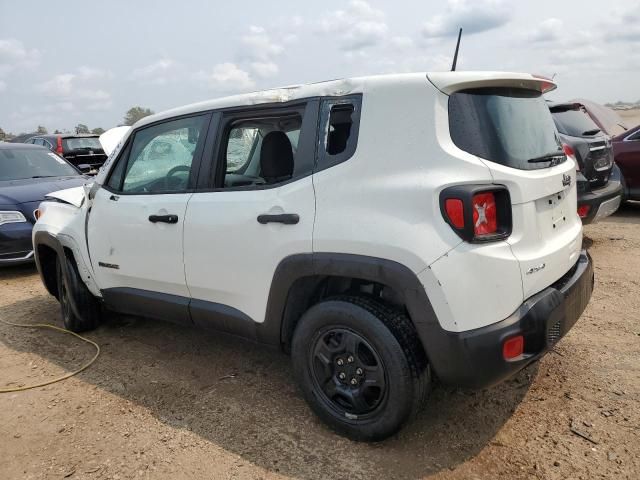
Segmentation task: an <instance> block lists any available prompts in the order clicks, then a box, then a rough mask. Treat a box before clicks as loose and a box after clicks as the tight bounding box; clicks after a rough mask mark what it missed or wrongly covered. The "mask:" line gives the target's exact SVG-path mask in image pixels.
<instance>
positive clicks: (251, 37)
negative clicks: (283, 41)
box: [240, 25, 284, 61]
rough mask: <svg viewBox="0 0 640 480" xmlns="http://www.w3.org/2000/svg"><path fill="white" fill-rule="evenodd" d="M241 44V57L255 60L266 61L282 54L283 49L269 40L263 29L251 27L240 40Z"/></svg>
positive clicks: (269, 36) (269, 37)
mask: <svg viewBox="0 0 640 480" xmlns="http://www.w3.org/2000/svg"><path fill="white" fill-rule="evenodd" d="M240 42H241V44H242V51H241V52H240V53H241V56H244V57H248V58H251V59H256V60H263V61H267V60H270V59H272V58H273V57H275V56H277V55H279V54H280V53H282V51H283V50H284V48H283V47H282V45H280V44H279V43H277V42H276V41H274V40H273V38H271V35H270V34H269V33H268V32H267V30H266V29H265V28H263V27H258V26H255V25H251V26H250V27H249V33H247V34H245V35H243V36H242V37H241V38H240Z"/></svg>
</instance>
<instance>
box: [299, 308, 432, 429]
mask: <svg viewBox="0 0 640 480" xmlns="http://www.w3.org/2000/svg"><path fill="white" fill-rule="evenodd" d="M291 353H292V360H293V366H294V367H293V368H294V374H295V376H296V380H297V381H298V384H299V385H300V388H301V389H302V393H303V395H304V397H305V399H306V400H307V402H308V403H309V405H310V406H311V408H312V410H313V411H314V412H315V413H316V414H317V415H318V416H319V417H320V418H321V419H322V420H323V421H324V422H325V423H326V424H328V425H329V426H330V427H331V428H332V429H334V430H335V431H337V432H338V433H340V434H342V435H345V436H347V437H349V438H351V439H353V440H364V441H379V440H383V439H384V438H387V437H389V436H390V435H393V434H394V433H396V432H397V431H398V430H399V429H400V428H401V427H402V426H403V425H404V424H405V423H406V422H407V421H408V420H409V419H410V418H412V417H413V416H414V415H415V414H416V413H417V412H418V411H419V409H420V407H421V406H422V405H423V403H424V400H425V399H426V396H427V393H428V390H429V386H430V383H431V373H430V369H429V365H428V363H427V359H426V355H425V353H424V350H423V349H422V346H421V344H420V342H419V340H418V338H417V333H416V331H415V328H414V327H413V324H412V323H411V322H410V320H409V319H408V318H407V316H406V315H405V314H404V313H402V312H401V311H399V310H394V309H391V308H389V307H387V306H385V305H383V304H381V303H379V302H377V301H374V300H372V299H369V298H365V297H351V296H345V297H337V298H334V299H329V300H326V301H323V302H321V303H319V304H317V305H315V306H313V307H311V308H310V309H309V310H308V311H307V312H306V313H305V314H304V315H303V316H302V318H301V319H300V322H299V323H298V326H297V327H296V330H295V332H294V335H293V340H292V348H291Z"/></svg>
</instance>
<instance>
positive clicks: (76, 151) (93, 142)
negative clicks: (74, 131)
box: [62, 135, 107, 168]
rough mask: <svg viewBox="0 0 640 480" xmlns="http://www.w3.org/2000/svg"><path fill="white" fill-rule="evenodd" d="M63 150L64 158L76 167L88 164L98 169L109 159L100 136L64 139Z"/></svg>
mask: <svg viewBox="0 0 640 480" xmlns="http://www.w3.org/2000/svg"><path fill="white" fill-rule="evenodd" d="M62 148H63V152H64V154H63V156H64V158H66V159H67V160H69V161H70V162H71V163H73V164H74V165H76V166H77V165H81V164H87V165H91V167H93V168H98V167H100V166H102V164H103V163H104V161H105V160H106V159H107V155H106V154H105V152H104V150H103V149H102V144H101V143H100V139H99V138H98V135H96V136H86V137H67V138H63V139H62Z"/></svg>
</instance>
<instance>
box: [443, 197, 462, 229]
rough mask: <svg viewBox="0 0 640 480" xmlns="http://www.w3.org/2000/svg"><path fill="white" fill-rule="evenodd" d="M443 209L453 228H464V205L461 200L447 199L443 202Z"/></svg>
mask: <svg viewBox="0 0 640 480" xmlns="http://www.w3.org/2000/svg"><path fill="white" fill-rule="evenodd" d="M444 209H445V211H446V212H447V216H448V217H449V220H450V221H451V223H452V224H453V226H454V227H456V228H462V227H464V204H463V203H462V200H460V199H459V198H448V199H447V200H446V201H445V202H444Z"/></svg>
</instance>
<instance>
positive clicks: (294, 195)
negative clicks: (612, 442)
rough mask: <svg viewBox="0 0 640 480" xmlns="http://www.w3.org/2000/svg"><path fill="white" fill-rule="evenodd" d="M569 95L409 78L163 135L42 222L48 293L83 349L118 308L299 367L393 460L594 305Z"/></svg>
mask: <svg viewBox="0 0 640 480" xmlns="http://www.w3.org/2000/svg"><path fill="white" fill-rule="evenodd" d="M554 87H555V85H554V84H553V83H551V82H549V81H548V80H546V79H542V78H538V77H535V76H532V75H528V74H517V73H491V72H482V73H474V72H448V73H429V74H424V73H421V74H408V75H390V76H380V77H367V78H355V79H348V80H337V81H331V82H326V83H317V84H312V85H304V86H295V87H287V88H282V89H276V90H269V91H264V92H257V93H251V94H246V95H239V96H234V97H229V98H223V99H219V100H213V101H208V102H203V103H198V104H195V105H190V106H187V107H182V108H178V109H175V110H170V111H168V112H164V113H160V114H157V115H153V116H150V117H146V118H144V119H142V120H140V121H139V122H138V123H137V124H136V125H134V126H133V128H132V129H131V130H130V131H128V132H127V133H126V135H125V137H124V138H123V139H122V141H121V142H120V144H119V145H118V146H117V147H116V148H115V150H114V151H113V152H112V154H111V155H110V157H109V159H108V160H107V162H106V163H105V165H104V166H103V168H102V169H101V171H100V173H99V174H98V175H97V177H96V178H95V181H94V182H93V183H92V184H88V185H85V186H84V188H82V187H81V188H79V189H75V190H66V191H61V192H57V193H55V194H52V195H51V196H50V198H49V200H48V201H45V202H44V203H43V204H42V205H41V209H40V212H39V215H40V217H39V220H38V222H37V224H36V225H35V228H34V230H33V242H34V246H35V256H36V260H37V265H38V269H39V271H40V274H41V276H42V280H43V282H44V284H45V286H46V288H47V289H48V291H49V292H50V293H51V294H52V295H54V296H56V297H57V298H58V299H59V301H60V303H61V305H62V314H63V317H64V323H65V326H66V327H67V328H69V329H71V330H74V331H80V330H86V329H90V328H94V327H96V326H97V325H98V324H99V321H100V315H101V312H102V310H103V308H106V309H108V310H111V311H116V312H121V313H124V314H133V315H140V316H145V317H149V318H154V319H159V320H171V321H174V322H178V323H180V324H184V325H188V326H191V325H197V326H202V327H207V328H212V329H216V330H219V331H222V332H227V333H231V334H235V335H240V336H243V337H246V338H248V339H250V340H254V341H258V342H261V343H265V344H269V345H273V346H276V347H278V348H281V349H282V350H284V351H285V352H288V353H290V354H291V356H292V359H293V369H294V372H295V376H296V377H297V381H298V383H299V385H300V388H301V391H302V393H303V395H304V396H305V398H306V399H307V401H308V402H309V404H310V406H311V408H312V409H313V410H314V411H315V413H316V414H317V415H319V416H320V417H321V418H322V419H323V420H324V421H325V422H326V423H327V424H329V425H330V426H331V427H332V428H334V429H335V430H336V431H338V432H340V433H342V434H345V435H347V436H349V437H351V438H354V439H358V440H379V439H382V438H385V437H387V436H389V435H391V434H393V433H394V432H396V431H397V430H398V429H399V428H400V427H401V426H402V425H403V424H404V423H406V422H407V421H408V419H409V418H411V416H412V415H413V414H414V413H415V412H416V411H417V410H418V409H419V407H420V406H421V404H422V403H423V401H424V400H425V398H426V397H427V394H428V391H429V386H430V384H431V383H432V381H433V379H434V377H437V378H439V379H440V381H442V382H446V383H449V384H453V385H458V386H461V387H471V388H483V387H486V386H489V385H492V384H495V383H497V382H499V381H501V380H504V379H506V378H507V377H509V376H511V375H513V374H514V373H515V372H517V371H518V370H520V369H521V368H523V367H524V366H525V365H527V364H529V363H530V362H532V361H534V360H536V359H537V358H539V357H540V356H541V355H543V354H544V353H545V352H546V351H547V350H548V349H549V348H550V347H551V346H553V345H554V344H555V342H557V341H558V339H559V338H560V337H562V336H563V335H564V334H565V333H566V332H567V331H568V330H569V329H570V328H571V326H572V325H573V324H574V323H575V322H576V320H577V319H578V317H579V316H580V315H581V313H582V311H583V310H584V308H585V307H586V305H587V302H588V301H589V298H590V296H591V292H592V289H593V268H592V264H591V260H590V258H589V256H588V255H587V254H586V253H585V252H584V251H583V250H582V225H581V222H580V219H579V218H578V216H577V214H576V183H575V164H574V162H573V160H572V159H571V158H567V157H566V156H565V154H564V153H563V150H562V146H561V145H560V143H559V141H558V136H557V133H556V130H555V127H554V123H553V120H552V118H551V114H550V113H549V109H548V108H547V105H546V104H545V101H544V100H543V97H542V94H543V93H544V92H545V91H547V90H548V89H551V88H554Z"/></svg>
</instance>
